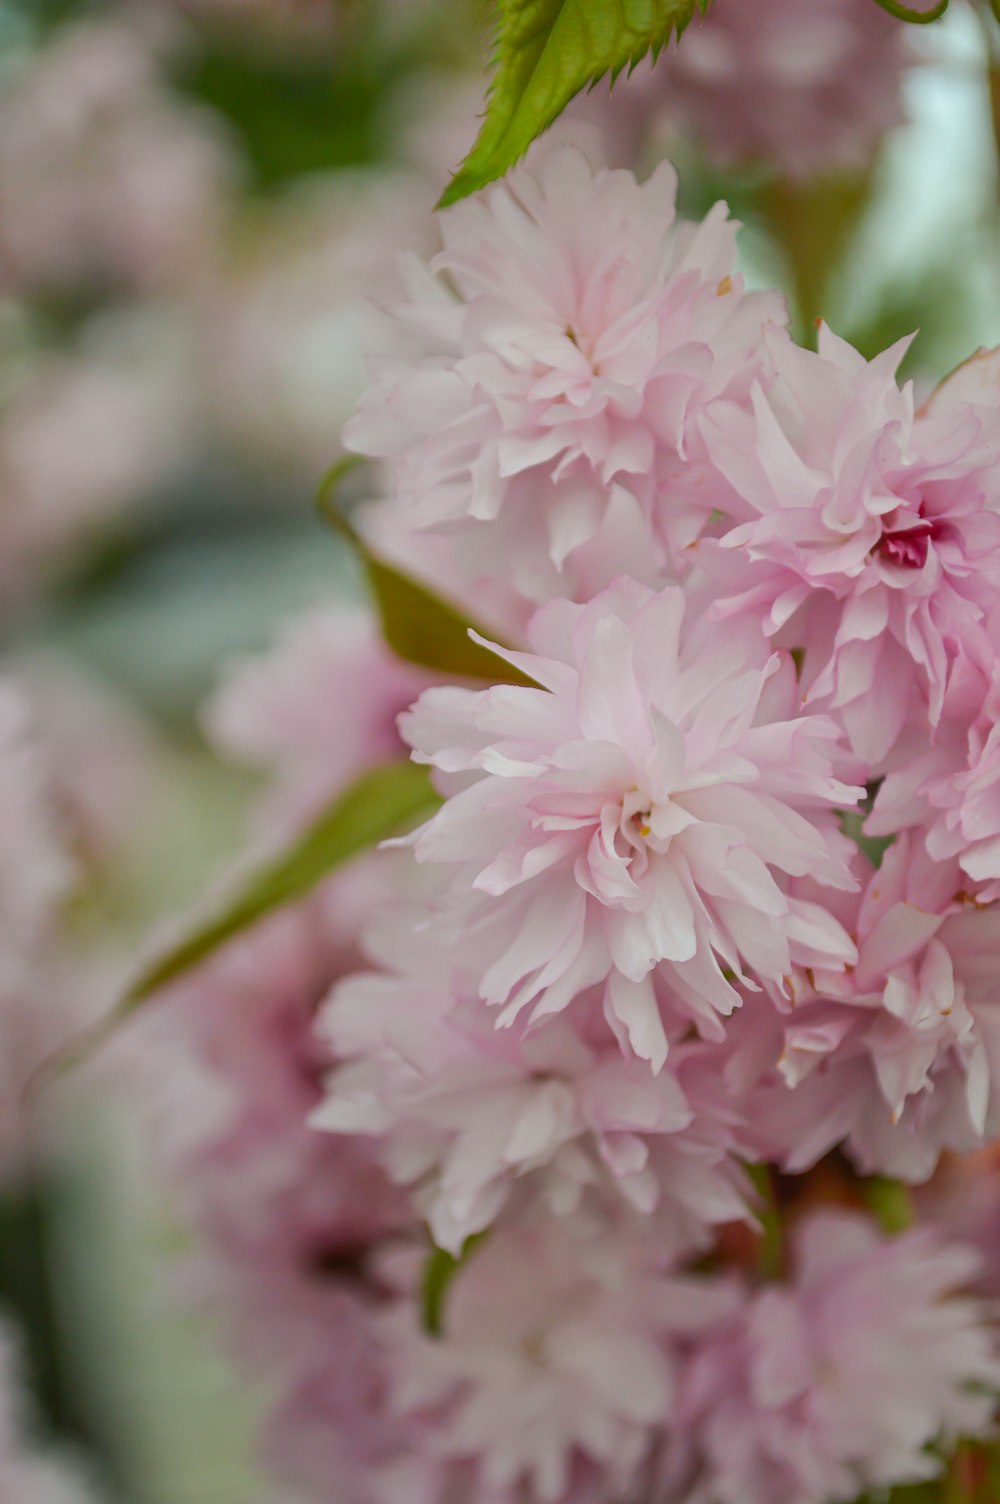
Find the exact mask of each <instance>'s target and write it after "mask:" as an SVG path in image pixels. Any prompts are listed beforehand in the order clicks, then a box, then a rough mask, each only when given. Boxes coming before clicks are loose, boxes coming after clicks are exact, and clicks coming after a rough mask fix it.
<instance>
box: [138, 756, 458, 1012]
mask: <svg viewBox="0 0 1000 1504" xmlns="http://www.w3.org/2000/svg"><path fill="white" fill-rule="evenodd" d="M439 803H440V800H439V799H438V796H437V795H436V794H435V792H434V789H433V787H432V786H431V782H430V775H429V772H428V770H427V768H425V767H420V766H419V765H418V764H417V763H412V762H392V763H386V764H385V765H384V766H382V767H378V768H372V769H371V770H370V771H369V772H367V773H362V775H361V777H360V778H357V779H355V781H354V782H353V783H352V784H350V785H349V787H348V788H347V789H345V790H344V792H343V793H341V794H339V795H338V796H337V798H336V799H335V800H334V801H333V803H332V804H330V805H328V806H327V808H326V809H325V810H324V811H323V813H322V814H321V815H319V817H318V818H317V819H316V820H314V821H313V823H312V824H311V825H310V826H309V828H308V829H307V830H306V831H305V832H304V833H303V834H302V835H301V836H299V838H298V840H297V841H295V842H294V844H293V845H292V846H291V847H289V849H288V850H287V851H284V852H282V853H281V855H280V856H277V857H275V858H274V859H273V860H271V861H269V862H267V863H266V864H265V865H264V866H263V867H261V868H259V869H258V871H257V872H255V873H254V874H253V875H252V876H251V877H250V878H249V879H248V880H247V881H246V882H245V883H244V884H243V886H242V887H241V888H240V889H239V891H238V892H237V893H236V894H235V896H234V897H233V898H232V899H230V901H229V902H228V903H227V904H225V905H224V907H223V908H222V909H221V910H220V912H219V913H218V914H216V915H215V916H214V918H212V919H209V920H208V921H207V922H206V923H204V924H201V925H199V926H198V927H197V928H196V929H194V930H193V931H192V932H191V933H190V934H189V935H186V936H185V938H184V939H183V940H181V941H180V942H179V944H177V945H174V946H172V947H171V948H170V949H169V950H168V951H167V952H166V953H165V954H164V955H162V956H158V957H157V959H156V960H155V961H153V963H152V964H151V965H150V966H148V967H147V968H146V970H145V971H144V972H142V974H141V975H140V976H139V977H138V979H137V980H136V981H135V982H133V984H132V986H131V987H130V988H129V989H128V992H127V993H126V994H125V998H124V1000H123V1002H122V1004H121V1005H120V1008H119V1010H118V1011H119V1014H124V1013H128V1012H130V1011H131V1010H132V1009H133V1008H135V1007H136V1006H137V1005H138V1004H139V1003H141V1002H143V1001H144V1000H145V999H146V998H147V997H149V996H150V994H151V993H153V992H156V991H158V990H159V988H161V987H163V986H164V985H165V984H166V983H167V982H172V981H174V980H175V979H176V978H177V977H180V976H183V975H184V973H185V972H187V971H190V970H191V968H192V967H194V966H197V965H198V963H199V962H200V961H203V960H205V958H206V957H207V956H210V955H211V954H212V952H213V951H215V950H218V948H219V946H220V945H224V944H225V943H226V941H227V940H231V939H232V938H233V937H234V936H235V935H239V934H241V933H242V931H243V930H245V929H249V927H250V926H251V925H252V924H255V923H256V922H257V920H258V919H262V918H263V917H264V915H265V914H269V913H270V912H271V911H272V909H279V908H283V907H284V906H285V905H286V904H290V903H295V902H296V901H297V900H298V899H300V898H305V896H306V895H307V894H308V893H310V892H311V891H312V889H313V888H315V887H316V885H317V883H319V882H321V881H322V880H323V879H324V878H325V877H328V876H329V874H330V873H331V872H333V871H335V870H336V868H338V867H342V866H343V865H344V863H345V862H347V861H349V860H350V859H351V857H353V856H357V855H358V853H359V852H362V851H365V850H367V849H368V848H369V847H370V846H375V845H376V844H377V843H378V842H379V841H382V840H385V839H386V838H387V837H388V836H393V835H397V834H398V833H399V832H400V831H401V830H402V829H404V828H405V827H407V826H412V825H413V824H415V823H417V822H418V820H419V819H420V818H421V817H423V816H425V815H428V814H430V813H431V812H432V811H433V810H434V809H435V808H436V807H437V805H438V804H439Z"/></svg>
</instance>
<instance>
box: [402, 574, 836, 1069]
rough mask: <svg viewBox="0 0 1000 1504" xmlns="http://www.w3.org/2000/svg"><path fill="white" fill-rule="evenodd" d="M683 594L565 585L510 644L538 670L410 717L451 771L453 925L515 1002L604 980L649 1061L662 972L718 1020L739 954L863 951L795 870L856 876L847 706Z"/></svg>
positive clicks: (679, 1000) (503, 1003)
mask: <svg viewBox="0 0 1000 1504" xmlns="http://www.w3.org/2000/svg"><path fill="white" fill-rule="evenodd" d="M684 611H685V599H684V595H683V593H682V592H681V591H680V590H679V589H668V590H665V591H663V592H662V593H660V594H657V593H655V592H654V591H651V590H648V589H646V588H645V587H643V586H640V585H636V584H635V583H634V582H632V581H628V580H623V581H619V582H618V583H617V584H616V585H615V586H613V587H611V588H610V589H608V590H607V591H605V592H603V593H602V594H601V595H599V596H597V597H596V598H595V599H594V600H593V601H591V602H590V604H589V605H587V606H585V607H583V606H574V605H572V604H570V603H569V602H553V603H552V604H551V605H550V606H549V607H546V608H544V609H543V610H542V611H540V612H539V613H538V615H537V616H536V618H535V620H534V622H533V624H532V628H531V638H532V643H533V646H534V647H535V650H536V651H535V653H534V654H514V655H511V661H513V662H516V663H517V664H518V665H519V667H521V668H522V669H523V670H524V671H525V672H527V673H528V674H529V675H530V676H531V677H532V678H534V679H536V680H537V682H538V683H539V685H543V686H544V688H539V689H529V688H514V687H508V686H500V687H497V688H494V689H491V690H487V691H484V692H478V693H477V692H473V691H470V690H464V689H452V688H446V689H437V690H429V691H428V692H427V693H426V694H425V695H423V696H422V697H421V699H420V700H419V701H418V702H417V705H416V706H415V708H414V709H413V710H412V711H411V712H410V713H409V714H407V715H405V716H403V717H402V718H401V722H400V724H401V727H402V730H403V734H404V736H405V738H406V739H407V740H408V741H409V742H410V744H411V745H412V746H413V747H414V748H415V756H416V758H417V760H418V761H423V762H429V763H431V764H432V765H433V766H435V767H437V768H439V769H440V770H441V771H442V773H444V774H446V775H448V778H447V779H446V780H445V781H446V782H450V783H451V784H452V786H454V787H456V792H454V793H453V794H452V796H451V798H450V799H449V800H448V801H447V803H446V804H445V806H444V808H443V809H442V810H441V811H440V812H439V813H438V814H437V815H436V816H435V817H434V818H433V819H432V820H431V821H430V822H429V824H428V825H426V826H425V827H423V829H422V831H420V832H418V833H417V835H416V837H415V838H414V840H415V845H416V854H417V857H418V859H419V860H421V861H427V862H435V863H438V862H440V863H447V864H450V865H452V866H453V867H454V870H455V878H454V884H453V890H452V891H453V894H454V901H453V911H454V914H455V915H457V917H456V918H455V919H454V922H455V924H456V925H457V929H456V937H460V938H457V941H456V943H459V944H461V945H462V947H463V948H464V953H465V954H466V955H467V956H468V957H470V958H472V957H474V958H475V962H476V964H477V965H479V966H480V967H481V969H482V980H481V985H480V994H481V996H482V997H483V998H484V999H485V1000H486V1001H487V1002H489V1003H492V1004H495V1005H497V1006H499V1007H500V1008H501V1009H502V1012H501V1013H500V1022H501V1023H502V1024H510V1023H512V1022H513V1020H514V1019H515V1018H516V1017H517V1016H518V1015H519V1014H520V1013H521V1011H522V1009H524V1008H526V1007H528V1006H529V1005H531V1006H532V1007H533V1012H532V1017H533V1018H535V1019H537V1018H540V1017H542V1016H544V1015H546V1014H549V1013H553V1012H557V1011H559V1010H560V1009H561V1008H565V1007H566V1006H568V1004H569V1003H571V1002H572V1000H573V998H574V997H575V996H576V995H577V994H578V993H580V992H582V991H583V990H584V989H585V988H587V987H589V986H593V985H596V984H606V990H605V1000H604V1007H605V1011H606V1013H607V1016H608V1019H609V1021H610V1022H611V1024H612V1027H613V1028H614V1029H615V1031H616V1032H617V1033H618V1034H619V1036H620V1037H621V1038H622V1040H623V1041H624V1040H626V1039H627V1040H628V1042H629V1044H630V1045H631V1048H632V1049H633V1050H634V1052H635V1053H636V1054H637V1055H639V1056H641V1057H642V1058H643V1059H646V1060H650V1061H651V1062H652V1063H653V1066H654V1068H655V1069H659V1068H660V1067H661V1066H662V1064H663V1061H664V1059H665V1058H666V1053H667V1033H666V1028H665V1022H664V1018H663V1016H662V1015H661V999H660V997H659V995H658V993H659V991H660V989H663V988H665V989H667V990H668V991H670V992H671V993H672V994H673V996H674V1002H673V1007H674V1009H675V1016H677V1015H679V1016H682V1017H686V1018H687V1019H689V1020H690V1019H692V1018H693V1019H695V1020H696V1021H697V1022H698V1025H699V1027H700V1028H702V1029H703V1030H704V1031H706V1032H708V1033H710V1034H714V1035H715V1036H716V1037H718V1036H719V1035H720V1034H721V1032H722V1031H721V1025H720V1023H719V1019H718V1014H719V1013H723V1014H725V1013H729V1012H731V1011H732V1009H733V1008H734V1007H736V1006H737V1005H738V1003H739V1000H740V998H739V994H738V993H737V991H736V990H735V988H734V986H733V984H732V982H731V981H730V980H729V979H728V976H727V975H726V971H728V972H729V973H730V974H731V975H733V976H734V977H735V978H736V979H742V980H743V981H744V982H745V983H746V984H748V985H749V986H750V987H751V988H753V987H755V986H757V983H756V982H755V981H754V980H753V978H754V976H759V977H761V978H766V979H769V980H772V981H775V982H780V980H781V978H782V977H784V976H785V975H786V974H787V973H788V971H789V969H790V966H791V964H792V956H793V954H801V955H802V957H803V959H804V962H805V964H811V963H817V964H818V961H819V958H823V959H824V960H825V962H826V963H827V964H829V965H832V966H834V967H836V966H837V965H843V964H845V963H846V962H850V961H853V959H854V955H855V953H854V947H853V945H852V943H851V942H850V940H849V939H848V938H847V936H846V934H845V932H844V931H843V929H842V927H841V926H840V925H839V924H838V923H837V922H836V921H835V920H833V919H832V918H831V917H830V916H829V915H828V914H827V912H826V911H825V910H824V909H823V908H822V907H821V906H820V905H818V904H816V903H809V902H804V901H800V900H796V899H793V898H789V896H788V894H787V892H786V891H785V889H784V888H783V886H782V881H783V879H784V878H785V877H786V876H802V875H804V874H805V873H807V872H810V873H812V874H813V875H814V876H815V877H817V878H818V879H819V881H820V882H821V883H827V884H830V885H832V886H834V887H837V886H840V887H846V888H851V887H852V886H853V885H854V879H853V878H852V876H851V875H850V873H849V871H848V869H847V866H846V863H845V857H844V849H843V842H842V838H840V837H839V834H838V833H837V832H836V831H835V830H834V829H833V828H832V827H833V822H832V820H831V817H830V815H829V813H828V811H829V809H830V807H832V806H836V805H851V804H854V803H855V802H856V801H857V800H858V798H859V797H860V796H861V792H862V791H861V790H860V789H859V788H857V787H852V786H850V785H847V784H845V783H843V782H841V781H840V780H839V779H838V778H837V777H836V776H835V774H834V769H833V762H834V760H835V759H836V757H837V755H838V741H837V735H836V731H835V728H834V725H833V723H832V722H831V721H830V720H829V719H828V718H826V717H820V716H800V715H797V714H796V709H797V689H796V685H795V675H794V670H793V667H792V665H791V663H790V661H787V660H782V659H781V657H780V656H779V655H774V656H772V657H771V658H770V659H768V660H766V661H763V662H762V661H760V660H756V661H755V660H754V659H753V658H748V657H747V656H745V655H744V652H743V646H744V644H742V643H738V642H737V641H736V640H735V634H734V633H733V632H732V630H731V629H728V630H726V632H725V635H723V636H720V635H718V634H716V633H713V631H712V630H711V629H709V630H699V629H698V628H697V627H693V626H692V625H691V624H690V623H689V624H687V625H685V622H684ZM750 646H751V651H753V650H755V643H754V642H753V640H751V644H750ZM497 651H500V650H497ZM501 656H505V655H504V654H503V653H501ZM455 774H458V775H461V776H460V778H458V779H453V778H452V775H455ZM470 774H471V775H472V777H471V779H470V777H469V775H470ZM724 969H725V970H724Z"/></svg>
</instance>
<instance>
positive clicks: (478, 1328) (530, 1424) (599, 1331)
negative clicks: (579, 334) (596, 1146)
mask: <svg viewBox="0 0 1000 1504" xmlns="http://www.w3.org/2000/svg"><path fill="white" fill-rule="evenodd" d="M730 1303H731V1302H730V1299H729V1292H728V1291H727V1290H726V1289H725V1287H723V1286H713V1285H711V1284H709V1283H708V1282H704V1283H699V1282H698V1281H696V1280H684V1279H680V1278H671V1277H669V1276H666V1275H663V1274H660V1273H657V1272H656V1271H655V1269H654V1268H653V1267H652V1265H651V1264H650V1263H644V1262H643V1259H642V1257H641V1256H640V1255H637V1253H636V1251H635V1250H634V1249H632V1248H630V1247H629V1245H628V1242H627V1240H625V1239H621V1238H615V1239H611V1238H609V1237H607V1236H602V1235H601V1234H600V1233H599V1232H598V1233H596V1234H595V1233H594V1232H593V1231H592V1230H590V1229H588V1228H587V1226H586V1225H585V1224H584V1225H583V1226H582V1227H581V1226H576V1227H574V1226H573V1225H572V1224H571V1223H568V1222H553V1221H540V1222H530V1221H528V1222H525V1223H521V1224H515V1225H513V1226H509V1225H506V1226H500V1227H497V1228H495V1229H494V1231H493V1232H492V1233H491V1234H490V1236H489V1238H488V1239H487V1240H486V1241H485V1243H484V1244H483V1245H482V1246H481V1247H480V1248H477V1249H476V1250H475V1252H474V1253H473V1254H472V1255H471V1256H470V1257H469V1259H468V1261H467V1262H466V1264H465V1265H464V1266H463V1267H462V1269H461V1270H460V1271H459V1272H458V1274H457V1275H456V1277H455V1279H454V1281H453V1282H452V1284H451V1287H450V1289H449V1292H448V1312H447V1326H446V1329H445V1332H444V1334H443V1335H442V1336H441V1337H438V1338H435V1337H433V1336H429V1335H427V1334H425V1333H423V1332H421V1331H419V1330H418V1329H417V1327H416V1324H415V1322H414V1314H415V1313H414V1309H413V1305H412V1303H411V1302H406V1303H404V1304H403V1305H402V1306H401V1307H400V1309H398V1310H397V1311H393V1312H390V1313H389V1314H388V1315H387V1317H386V1318H385V1321H384V1325H383V1331H384V1336H385V1340H386V1342H387V1344H388V1348H389V1352H390V1367H391V1374H392V1379H391V1404H392V1407H393V1409H394V1410H395V1411H396V1412H397V1413H399V1414H401V1415H403V1416H411V1417H413V1418H414V1419H416V1418H422V1419H423V1421H424V1423H425V1427H426V1436H425V1447H426V1450H427V1452H428V1454H429V1455H430V1456H431V1457H435V1456H436V1457H439V1458H441V1459H445V1460H450V1461H453V1462H465V1463H467V1464H468V1465H469V1466H470V1470H471V1477H469V1478H468V1480H467V1483H466V1491H465V1492H464V1493H463V1496H464V1497H468V1498H475V1499H481V1498H482V1499H486V1500H491V1501H492V1500H493V1499H494V1498H495V1497H497V1495H499V1496H500V1498H501V1499H503V1498H507V1497H511V1496H512V1497H513V1498H519V1499H524V1500H526V1501H531V1504H555V1501H557V1500H558V1501H565V1504H570V1500H573V1499H575V1498H576V1497H577V1493H576V1490H575V1489H574V1487H573V1484H574V1483H575V1482H576V1480H577V1478H578V1477H579V1468H580V1465H581V1464H583V1465H584V1471H585V1469H586V1465H587V1464H588V1463H589V1464H593V1465H596V1467H597V1468H598V1469H599V1472H600V1488H599V1490H598V1494H597V1496H598V1498H603V1499H609V1498H621V1497H629V1496H630V1491H631V1489H632V1487H633V1486H634V1485H635V1484H636V1483H637V1481H638V1479H639V1478H640V1476H641V1473H642V1469H643V1468H644V1467H645V1466H646V1465H648V1460H649V1454H650V1451H651V1449H652V1447H653V1445H654V1443H655V1441H656V1438H657V1435H658V1432H659V1431H660V1430H661V1429H662V1427H663V1426H664V1423H665V1422H668V1421H669V1417H670V1414H671V1409H672V1406H673V1401H674V1384H675V1353H674V1346H675V1344H676V1342H677V1340H678V1339H679V1338H680V1337H681V1336H682V1335H683V1336H684V1337H688V1336H690V1335H691V1334H692V1333H694V1332H697V1331H698V1330H699V1329H700V1328H701V1327H703V1326H706V1325H708V1324H709V1322H710V1321H711V1320H712V1319H713V1318H714V1319H717V1318H718V1315H719V1313H720V1310H725V1309H726V1308H727V1307H728V1306H729V1305H730ZM581 1492H582V1495H583V1497H585V1498H586V1497H588V1494H587V1491H586V1488H584V1489H583V1490H581Z"/></svg>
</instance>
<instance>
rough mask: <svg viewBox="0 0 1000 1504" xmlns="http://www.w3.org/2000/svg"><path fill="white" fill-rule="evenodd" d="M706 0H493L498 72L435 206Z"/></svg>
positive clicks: (509, 158) (488, 171) (520, 151)
mask: <svg viewBox="0 0 1000 1504" xmlns="http://www.w3.org/2000/svg"><path fill="white" fill-rule="evenodd" d="M707 3H708V0H497V6H498V18H497V40H496V74H495V77H494V80H493V85H492V87H491V89H490V96H489V100H488V102H487V107H486V116H485V119H484V120H483V124H482V127H481V129H480V132H479V136H478V139H477V140H476V144H475V145H474V146H473V148H472V151H471V152H470V153H469V156H468V157H467V158H466V160H465V162H464V163H463V164H462V166H461V167H460V168H459V170H458V172H457V173H456V174H455V176H454V177H453V178H452V180H451V182H450V183H449V184H448V187H447V188H446V189H445V191H444V194H443V195H442V197H441V204H440V206H439V207H444V205H446V204H453V203H454V202H455V201H456V200H457V199H460V198H464V197H465V195H466V194H468V193H473V192H475V190H476V189H477V188H482V186H483V185H484V183H489V182H491V181H492V180H493V179H494V178H498V177H501V176H502V175H503V174H504V173H505V172H506V171H507V169H508V167H510V166H512V165H513V163H515V162H516V161H517V160H518V158H519V157H522V156H523V155H524V153H525V152H526V151H527V149H528V147H529V146H530V145H531V143H532V141H534V139H535V137H536V136H540V135H541V133H542V131H544V130H545V129H546V128H547V127H548V126H550V125H551V124H552V122H553V120H555V118H556V116H557V115H559V113H560V112H561V111H562V110H563V109H565V107H566V105H567V104H569V101H570V100H571V99H572V98H573V96H574V94H578V93H579V92H580V90H581V89H583V88H586V87H587V85H588V84H593V83H596V82H597V80H598V79H600V78H603V77H604V75H605V74H607V73H610V74H611V76H612V79H614V78H615V77H617V75H618V74H619V73H620V72H621V70H622V69H623V68H632V67H634V66H635V64H636V63H638V62H640V61H641V60H642V58H644V57H645V56H646V54H647V53H650V52H651V53H652V54H653V56H654V58H655V57H656V56H657V54H658V53H659V52H660V49H661V48H662V47H664V46H665V45H666V43H667V42H668V41H669V40H670V37H671V35H672V34H673V33H674V32H675V31H676V32H677V34H678V35H679V34H680V33H681V32H682V31H683V30H684V28H685V26H686V25H687V24H688V22H689V21H690V19H691V17H692V15H693V14H694V10H695V5H696V4H697V5H699V6H700V8H701V9H702V10H704V9H705V7H706V5H707Z"/></svg>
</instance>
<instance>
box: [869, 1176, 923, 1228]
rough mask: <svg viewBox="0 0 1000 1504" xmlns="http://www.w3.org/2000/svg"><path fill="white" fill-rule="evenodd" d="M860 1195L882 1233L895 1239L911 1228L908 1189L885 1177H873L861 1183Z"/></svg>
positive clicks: (911, 1200) (911, 1201)
mask: <svg viewBox="0 0 1000 1504" xmlns="http://www.w3.org/2000/svg"><path fill="white" fill-rule="evenodd" d="M861 1194H862V1195H863V1196H864V1198H865V1204H866V1206H867V1207H868V1210H869V1211H870V1212H871V1213H872V1216H873V1217H874V1218H875V1220H876V1221H877V1222H878V1224H879V1226H880V1227H881V1229H882V1231H883V1232H884V1233H888V1235H889V1236H890V1237H895V1236H896V1235H897V1233H901V1232H906V1230H907V1228H909V1227H912V1226H913V1220H914V1217H913V1198H912V1197H911V1195H910V1191H909V1187H908V1186H905V1185H903V1183H902V1181H900V1180H890V1179H889V1177H888V1176H887V1175H873V1176H872V1177H871V1179H869V1180H865V1181H862V1183H861Z"/></svg>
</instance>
